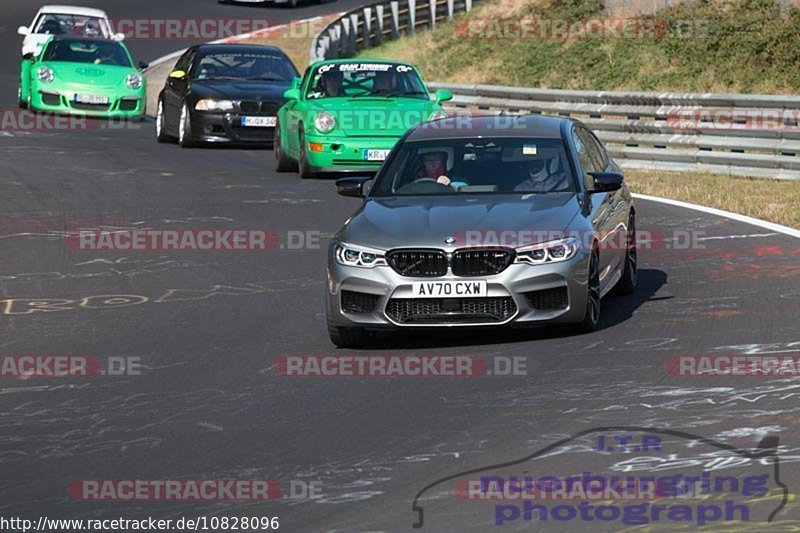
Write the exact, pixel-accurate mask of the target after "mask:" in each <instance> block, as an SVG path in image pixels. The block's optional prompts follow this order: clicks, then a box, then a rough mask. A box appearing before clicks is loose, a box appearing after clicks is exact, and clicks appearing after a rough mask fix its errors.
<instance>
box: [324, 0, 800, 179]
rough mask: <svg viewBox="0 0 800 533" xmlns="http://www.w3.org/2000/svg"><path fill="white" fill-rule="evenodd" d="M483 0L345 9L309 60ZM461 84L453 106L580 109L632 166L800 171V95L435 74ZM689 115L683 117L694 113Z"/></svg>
mask: <svg viewBox="0 0 800 533" xmlns="http://www.w3.org/2000/svg"><path fill="white" fill-rule="evenodd" d="M477 1H478V0H403V1H391V2H379V3H375V4H370V5H367V6H363V7H360V8H358V9H355V10H353V11H349V12H347V13H344V14H343V15H342V16H341V17H339V18H337V19H336V20H334V21H333V22H331V23H330V24H328V25H327V26H326V27H325V28H323V30H322V31H321V32H320V33H319V34H317V35H316V36H315V37H314V39H313V41H312V45H311V60H312V61H318V60H321V59H334V58H339V57H351V56H353V55H354V54H356V53H357V52H358V51H359V50H364V49H367V48H369V47H371V46H373V45H376V44H380V43H381V42H383V41H386V40H391V39H396V38H397V37H399V36H401V35H405V34H410V33H414V31H416V30H419V29H422V28H425V29H429V28H433V27H435V25H436V24H437V23H438V22H442V21H446V20H449V19H450V18H452V17H453V14H454V13H457V12H463V11H470V10H471V9H472V4H473V3H474V2H477ZM428 85H429V88H430V89H431V90H432V91H433V90H436V89H447V90H449V91H450V92H452V93H453V95H454V98H453V101H452V102H451V103H450V105H452V106H456V107H462V108H477V109H480V110H483V111H484V112H486V111H490V112H491V111H494V112H498V113H499V112H504V113H540V114H547V115H560V116H567V117H574V118H578V119H580V120H582V121H583V122H584V123H585V124H586V125H587V126H589V127H590V128H592V129H593V130H594V131H595V133H596V134H597V136H598V137H599V138H600V139H601V140H602V141H603V142H604V143H605V144H606V145H607V147H608V149H609V151H610V153H611V154H612V156H613V157H614V158H615V159H616V160H617V162H618V163H619V164H620V165H621V166H623V167H626V168H644V169H661V170H674V171H683V172H685V171H707V172H713V173H721V174H729V175H735V176H748V177H757V178H773V179H797V178H800V157H799V156H798V155H797V154H800V126H798V120H797V118H798V116H800V97H798V96H775V95H748V94H713V93H707V94H702V93H658V92H623V91H620V92H611V91H572V90H549V89H534V88H524V87H503V86H497V85H466V84H452V83H436V82H434V83H429V84H428ZM687 117H688V118H689V120H685V119H686V118H687Z"/></svg>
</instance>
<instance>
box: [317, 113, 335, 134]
mask: <svg viewBox="0 0 800 533" xmlns="http://www.w3.org/2000/svg"><path fill="white" fill-rule="evenodd" d="M314 127H315V128H317V131H318V132H320V133H330V132H332V131H333V128H335V127H336V118H334V116H333V115H331V114H330V113H328V112H327V111H322V112H320V113H317V116H316V117H314Z"/></svg>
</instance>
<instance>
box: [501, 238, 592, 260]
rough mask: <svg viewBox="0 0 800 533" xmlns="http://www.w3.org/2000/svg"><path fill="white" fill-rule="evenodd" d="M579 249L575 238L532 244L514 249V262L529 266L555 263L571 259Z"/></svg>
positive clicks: (578, 243)
mask: <svg viewBox="0 0 800 533" xmlns="http://www.w3.org/2000/svg"><path fill="white" fill-rule="evenodd" d="M580 248H581V242H580V240H579V239H577V238H576V237H567V238H566V239H559V240H557V241H548V242H543V243H539V244H532V245H530V246H523V247H522V248H517V249H516V252H517V258H516V262H517V263H528V264H530V265H541V264H544V263H557V262H559V261H566V260H568V259H572V258H573V257H574V256H575V254H576V253H578V250H580Z"/></svg>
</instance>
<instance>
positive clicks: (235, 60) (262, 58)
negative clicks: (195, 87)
mask: <svg viewBox="0 0 800 533" xmlns="http://www.w3.org/2000/svg"><path fill="white" fill-rule="evenodd" d="M297 76H298V72H297V70H296V69H295V68H294V65H292V63H291V61H289V60H288V59H287V58H286V57H284V56H281V55H276V54H274V53H268V52H267V53H261V52H221V53H208V54H205V55H203V56H201V57H200V58H199V59H198V60H196V61H195V67H194V68H193V75H192V79H195V80H207V79H237V80H263V81H291V80H292V79H293V78H295V77H297Z"/></svg>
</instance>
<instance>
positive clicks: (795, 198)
mask: <svg viewBox="0 0 800 533" xmlns="http://www.w3.org/2000/svg"><path fill="white" fill-rule="evenodd" d="M625 181H626V182H627V183H628V187H630V189H631V191H633V192H637V193H640V194H648V195H651V196H662V197H664V198H672V199H674V200H682V201H684V202H692V203H695V204H700V205H705V206H708V207H715V208H717V209H724V210H726V211H732V212H734V213H739V214H742V215H747V216H751V217H755V218H760V219H763V220H768V221H770V222H775V223H777V224H784V225H786V226H791V227H793V228H800V181H798V180H794V181H784V180H767V179H749V178H736V177H730V176H720V175H716V174H705V173H676V172H663V171H649V170H634V169H627V170H625Z"/></svg>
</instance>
